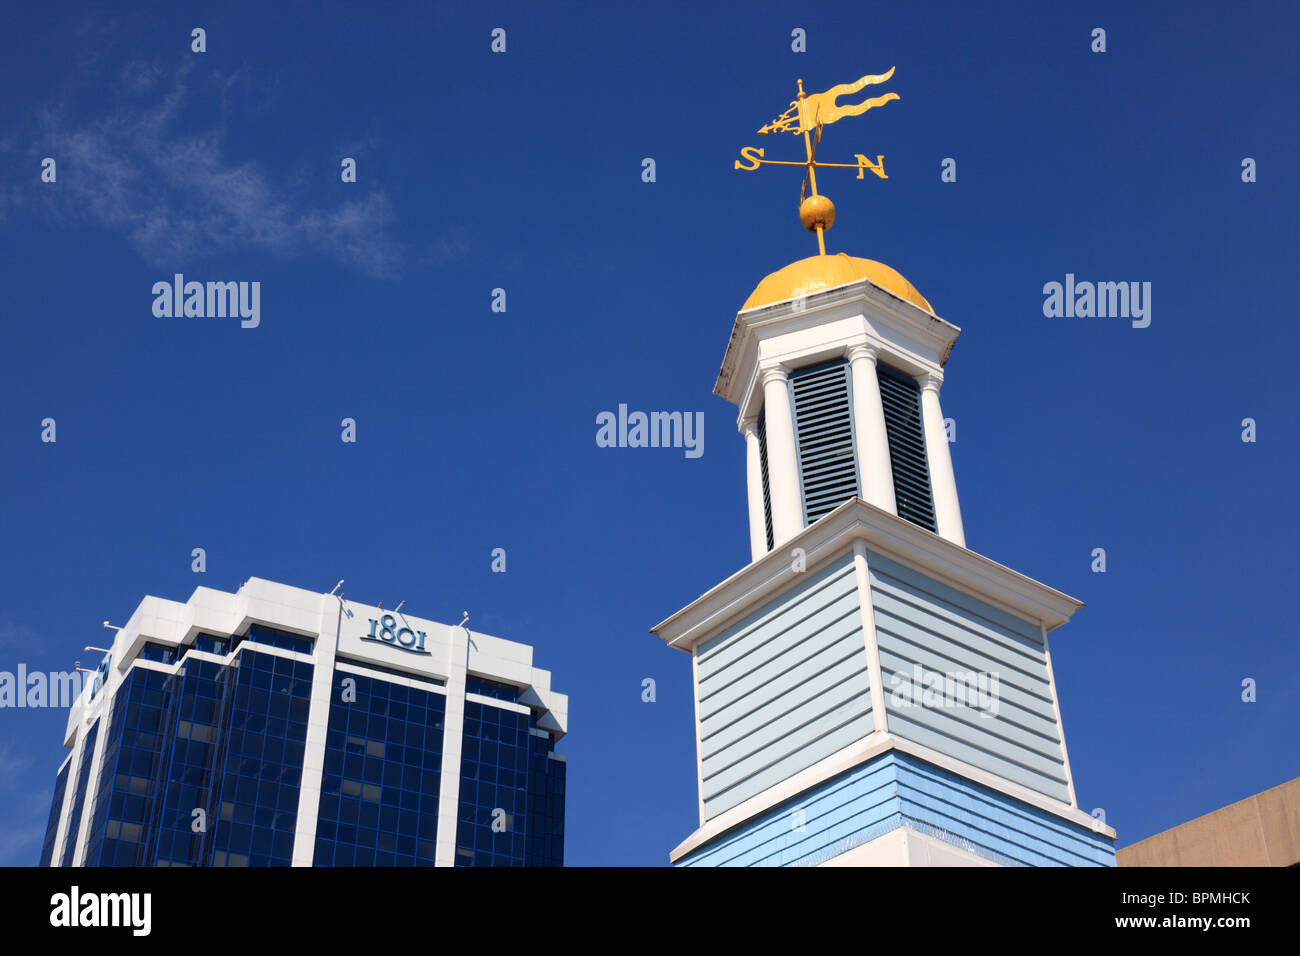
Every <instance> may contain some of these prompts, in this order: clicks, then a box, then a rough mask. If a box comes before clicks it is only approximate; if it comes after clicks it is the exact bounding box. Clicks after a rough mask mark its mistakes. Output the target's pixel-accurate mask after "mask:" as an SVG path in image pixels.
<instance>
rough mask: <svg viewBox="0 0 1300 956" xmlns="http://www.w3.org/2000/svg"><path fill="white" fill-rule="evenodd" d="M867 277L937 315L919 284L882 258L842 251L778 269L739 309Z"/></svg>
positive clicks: (832, 287)
mask: <svg viewBox="0 0 1300 956" xmlns="http://www.w3.org/2000/svg"><path fill="white" fill-rule="evenodd" d="M860 279H867V280H869V281H871V282H872V283H874V284H875V285H878V286H880V288H882V289H884V290H885V291H886V292H892V293H893V294H894V295H896V296H898V297H899V298H900V299H903V300H905V301H907V302H910V303H912V304H913V305H914V306H917V307H918V308H921V309H924V310H925V311H926V312H929V313H930V314H931V315H934V309H932V308H931V307H930V303H929V302H927V301H926V300H925V296H923V295H921V293H919V292H917V291H916V287H915V286H913V285H912V283H910V282H908V281H907V280H906V279H904V278H903V277H902V276H901V275H899V274H898V273H897V272H895V271H894V270H893V269H891V268H889V266H887V265H885V264H884V263H883V262H875V261H873V260H871V259H859V258H857V257H855V256H848V255H845V254H844V253H842V252H840V253H837V254H835V255H831V256H809V257H808V258H807V259H800V260H799V261H798V262H792V263H790V264H789V265H788V266H786V267H785V268H784V269H778V270H777V271H776V272H773V273H772V274H771V275H769V276H768V277H767V278H765V279H764V280H763V281H762V282H760V283H759V284H758V288H756V289H755V290H754V291H753V293H752V294H751V295H750V297H749V298H748V299H746V300H745V304H744V305H743V306H741V307H740V311H742V312H744V311H745V310H746V309H756V308H758V307H759V306H762V305H771V304H772V303H774V302H783V301H785V300H786V299H793V298H794V297H795V296H798V295H809V294H811V293H813V292H821V291H823V290H825V289H834V288H837V287H838V286H842V285H848V284H849V283H850V282H857V281H859V280H860Z"/></svg>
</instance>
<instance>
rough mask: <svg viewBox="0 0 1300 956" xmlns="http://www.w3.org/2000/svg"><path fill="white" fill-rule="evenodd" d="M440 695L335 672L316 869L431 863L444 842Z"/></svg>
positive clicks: (442, 699)
mask: <svg viewBox="0 0 1300 956" xmlns="http://www.w3.org/2000/svg"><path fill="white" fill-rule="evenodd" d="M445 712H446V698H445V697H444V696H443V695H442V694H439V693H435V692H433V691H427V690H423V689H421V688H417V687H408V686H406V685H403V684H395V683H392V682H390V681H386V680H381V679H379V678H374V677H367V676H364V675H361V674H353V673H350V672H347V671H336V672H335V674H334V688H333V690H332V691H331V697H330V719H329V731H328V733H327V735H326V741H325V772H324V774H323V776H322V779H321V799H320V806H319V808H318V811H317V823H316V849H315V857H314V860H313V864H314V865H315V866H432V865H433V863H434V853H435V850H436V848H437V842H438V796H439V792H440V788H441V780H442V746H443V718H444V714H445Z"/></svg>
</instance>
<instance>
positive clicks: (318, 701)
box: [52, 578, 569, 866]
mask: <svg viewBox="0 0 1300 956" xmlns="http://www.w3.org/2000/svg"><path fill="white" fill-rule="evenodd" d="M385 614H390V615H393V616H394V619H395V621H394V623H395V624H396V625H398V629H399V630H401V629H402V628H407V629H409V630H410V631H411V632H412V633H415V632H421V631H422V632H424V634H425V635H426V639H425V650H427V652H428V653H427V654H415V653H411V652H408V651H404V650H401V649H399V648H398V647H396V646H394V645H392V644H389V643H383V642H380V641H374V640H363V638H364V637H366V636H367V634H368V632H369V624H368V622H369V621H370V620H372V619H373V620H377V621H378V620H382V618H383V615H385ZM255 624H257V625H262V626H265V627H269V628H274V629H276V630H279V631H285V632H289V633H292V634H296V635H300V636H303V637H308V638H313V639H314V644H313V653H312V654H310V655H307V654H301V653H295V652H293V651H289V650H286V649H283V648H278V647H271V646H268V645H264V644H260V643H256V642H253V641H247V642H245V643H242V644H240V646H239V647H238V648H236V649H235V650H233V651H231V652H229V653H226V654H224V655H215V654H210V653H206V652H202V651H196V650H189V651H188V653H186V654H185V660H192V659H203V660H210V661H214V662H218V663H222V664H230V663H231V662H232V661H233V659H234V658H235V657H236V656H237V655H238V654H239V653H240V651H241V650H242V649H243V648H245V647H248V648H249V649H256V650H257V652H258V653H262V654H268V655H271V656H278V657H285V658H291V659H295V660H300V661H304V662H309V663H311V664H313V665H314V666H313V681H312V688H311V694H310V707H309V711H308V718H307V736H306V747H305V752H304V757H303V772H302V777H301V780H300V784H299V803H298V813H297V820H296V830H295V837H294V844H293V856H292V861H293V865H294V866H310V865H311V861H312V855H313V850H314V839H315V830H316V816H317V808H318V806H319V801H320V796H321V779H322V775H323V771H324V765H325V764H324V754H325V737H326V732H327V730H328V725H329V711H330V695H331V689H332V686H333V681H334V675H335V673H336V671H342V672H354V673H359V674H367V673H368V674H370V675H371V676H374V677H377V678H380V679H382V680H386V681H392V682H396V683H401V684H406V685H408V686H412V687H418V688H420V689H421V690H425V691H428V692H431V693H437V694H442V695H445V696H446V697H447V707H446V716H445V721H444V745H443V758H442V759H443V762H442V774H441V778H440V801H439V814H438V842H437V854H436V860H437V865H439V866H451V865H452V861H453V859H454V853H455V839H456V816H457V813H456V808H457V803H458V800H459V784H460V753H461V731H462V724H463V715H464V707H465V700H466V697H467V695H466V679H467V676H468V675H471V674H472V675H474V676H476V677H482V678H484V679H486V680H490V681H496V682H498V683H502V684H510V685H513V686H515V687H516V688H518V690H519V701H520V703H519V704H511V703H510V702H508V701H501V700H496V699H493V698H487V697H481V696H479V695H475V694H470V695H468V697H469V699H471V700H475V701H477V702H479V703H485V704H488V705H491V706H496V707H501V708H503V709H507V710H515V711H519V712H525V711H528V710H530V709H531V710H532V711H533V712H534V713H535V714H536V715H537V721H536V722H537V726H538V727H539V728H541V729H543V730H545V731H546V732H547V733H549V734H550V736H551V738H552V739H553V740H559V739H560V738H561V737H563V736H564V735H565V734H566V733H567V731H568V710H569V701H568V697H567V696H566V695H565V694H560V693H556V692H555V691H553V690H552V689H551V675H550V672H548V671H545V670H542V669H539V668H536V667H534V666H533V663H532V662H533V649H532V648H531V647H530V646H528V645H526V644H519V643H515V642H513V641H507V640H503V639H501V638H498V637H493V636H491V635H488V634H480V633H478V632H474V631H470V630H469V629H468V628H462V627H452V626H448V625H445V624H440V623H438V622H436V621H432V620H428V619H425V618H420V617H416V616H414V615H410V614H406V613H397V612H393V611H390V610H387V609H385V608H381V607H378V606H371V605H366V604H360V603H358V602H355V601H351V600H348V599H347V598H346V597H345V596H344V595H343V594H337V595H331V594H324V593H319V592H316V591H309V590H304V589H302V588H296V587H291V586H289V585H285V584H278V583H276V582H273V581H267V580H264V579H261V578H249V580H248V581H247V582H245V583H244V585H243V586H242V587H240V589H239V590H238V591H237V592H235V593H233V594H230V593H226V592H223V591H217V590H213V589H211V588H206V587H200V588H196V589H195V591H194V593H193V595H191V597H190V599H189V600H188V601H186V602H178V601H169V600H166V599H164V598H158V597H153V596H148V597H145V598H144V600H143V601H141V602H140V605H139V606H138V607H137V608H136V610H135V612H134V613H133V614H132V615H131V617H130V619H129V620H128V621H127V623H126V625H125V626H124V627H122V628H121V629H120V630H118V632H117V635H116V637H115V639H114V640H113V643H112V646H111V648H110V654H111V659H112V666H111V667H110V668H109V672H108V679H107V680H106V681H105V683H104V685H103V686H102V687H101V688H99V690H98V692H96V693H94V694H93V695H92V685H91V684H90V683H89V682H88V683H87V685H86V687H85V689H84V690H83V691H82V693H81V695H80V696H79V697H78V698H77V700H76V701H75V702H74V703H73V705H72V707H71V708H70V711H69V714H68V722H67V727H66V729H65V733H64V741H63V743H64V746H65V747H69V748H72V751H73V752H72V755H71V756H70V758H69V759H70V760H71V761H72V764H71V766H70V768H69V775H68V782H67V786H66V787H65V791H64V798H63V807H62V810H61V811H60V815H59V824H58V831H57V835H56V838H55V845H54V853H53V856H52V865H58V863H59V861H60V860H61V859H62V853H63V850H64V848H65V846H66V841H67V839H68V834H69V833H70V832H72V829H73V828H72V827H70V826H69V823H70V821H69V820H68V817H69V815H70V812H71V809H72V804H73V802H74V797H75V793H74V792H75V790H76V782H77V780H76V777H77V774H78V772H79V769H80V765H81V762H82V761H83V760H85V759H90V760H91V761H92V762H91V764H90V775H89V780H88V785H87V790H86V796H85V799H84V801H83V808H82V813H81V818H82V823H81V824H80V825H78V826H77V827H76V828H75V832H77V833H78V834H79V838H78V846H77V847H76V850H75V856H74V859H73V865H75V866H80V865H82V862H83V861H82V856H83V854H84V852H85V848H86V843H87V840H88V837H89V832H88V831H89V829H90V827H89V821H90V817H91V814H92V812H93V808H94V802H95V801H94V786H95V783H96V781H97V780H98V778H99V771H100V764H101V761H102V759H103V755H104V749H105V743H106V741H107V739H108V737H109V734H108V733H107V730H108V728H107V726H106V721H105V720H103V719H102V718H104V717H105V716H106V715H108V714H109V713H110V712H111V710H112V704H113V700H114V697H115V695H116V693H117V691H118V689H119V688H120V687H121V686H122V683H123V681H124V680H125V678H126V676H127V675H128V674H129V672H130V670H131V668H132V667H141V668H148V669H152V670H157V671H162V672H166V673H176V672H177V671H178V670H179V669H180V668H181V667H182V666H183V665H184V661H181V660H177V662H176V663H172V664H163V663H159V662H156V661H149V660H143V659H141V658H140V657H139V655H140V653H141V651H142V650H143V648H144V646H145V644H146V643H153V644H161V645H165V646H169V647H175V648H178V649H179V648H183V647H185V646H188V645H192V644H193V642H194V640H195V638H196V637H197V636H198V635H200V634H208V635H216V636H219V637H233V636H244V635H247V634H248V632H249V629H250V628H251V627H252V626H253V625H255ZM177 656H178V658H179V656H180V655H179V653H178V655H177ZM367 665H371V667H372V668H375V669H373V670H367ZM396 672H401V673H400V674H399V673H396ZM97 719H98V720H100V727H99V731H98V733H97V735H96V740H95V747H94V750H93V752H91V753H89V754H83V753H82V750H83V749H84V748H83V741H84V740H85V737H86V734H87V732H88V731H89V729H90V727H91V725H92V724H93V723H94V722H95V721H96V720H97ZM557 756H558V755H557ZM560 759H562V758H560Z"/></svg>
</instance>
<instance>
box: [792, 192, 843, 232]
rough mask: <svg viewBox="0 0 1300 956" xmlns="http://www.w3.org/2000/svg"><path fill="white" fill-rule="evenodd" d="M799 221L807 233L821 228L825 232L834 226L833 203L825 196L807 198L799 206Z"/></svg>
mask: <svg viewBox="0 0 1300 956" xmlns="http://www.w3.org/2000/svg"><path fill="white" fill-rule="evenodd" d="M799 221H800V222H801V223H803V227H804V228H805V229H807V230H808V231H809V232H816V231H817V227H818V226H821V227H822V231H823V232H825V231H826V230H827V229H829V228H830V227H831V226H833V225H835V203H833V202H831V201H830V200H829V199H828V198H826V197H825V196H809V197H808V198H807V199H805V200H804V201H803V202H801V203H800V204H799Z"/></svg>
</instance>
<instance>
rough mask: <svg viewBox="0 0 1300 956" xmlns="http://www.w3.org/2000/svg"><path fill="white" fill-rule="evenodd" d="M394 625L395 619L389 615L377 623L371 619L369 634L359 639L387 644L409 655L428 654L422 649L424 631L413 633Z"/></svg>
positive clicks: (407, 628) (408, 629)
mask: <svg viewBox="0 0 1300 956" xmlns="http://www.w3.org/2000/svg"><path fill="white" fill-rule="evenodd" d="M396 624H397V618H395V617H393V615H391V614H385V615H384V616H383V617H381V618H380V619H379V620H377V621H376V620H374V619H373V618H371V619H370V633H369V634H366V635H363V636H362V638H361V639H362V640H363V641H378V642H379V643H381V644H389V645H391V646H393V647H395V648H397V649H398V650H399V651H406V652H407V653H409V654H428V653H429V652H428V651H426V650H425V649H424V631H413V630H411V629H410V628H409V627H402V628H398V627H396ZM381 625H382V626H381Z"/></svg>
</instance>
